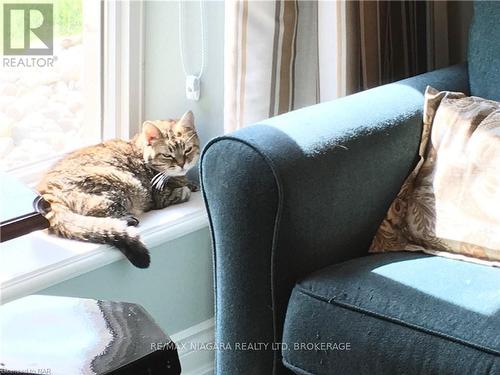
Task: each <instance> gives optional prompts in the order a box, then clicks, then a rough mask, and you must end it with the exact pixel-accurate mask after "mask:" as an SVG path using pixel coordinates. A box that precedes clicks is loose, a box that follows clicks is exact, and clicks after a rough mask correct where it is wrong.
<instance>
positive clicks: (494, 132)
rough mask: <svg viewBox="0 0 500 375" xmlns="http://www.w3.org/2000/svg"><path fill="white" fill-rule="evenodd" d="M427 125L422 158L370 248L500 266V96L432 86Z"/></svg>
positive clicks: (422, 146)
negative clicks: (480, 95)
mask: <svg viewBox="0 0 500 375" xmlns="http://www.w3.org/2000/svg"><path fill="white" fill-rule="evenodd" d="M423 129H424V133H423V135H422V144H421V146H420V150H419V154H420V158H421V159H420V161H419V163H418V165H417V167H416V168H415V170H414V171H413V172H412V173H411V175H410V176H409V177H408V178H407V180H406V181H405V183H404V185H403V187H402V188H401V191H400V192H399V194H398V196H397V198H396V200H395V201H394V203H393V204H392V206H391V208H390V209H389V212H388V214H387V217H386V219H385V220H384V222H383V223H382V225H381V227H380V229H379V231H378V233H377V235H376V236H375V239H374V241H373V244H372V248H371V250H372V251H388V250H396V251H399V250H422V251H425V252H427V253H431V254H439V255H444V256H448V257H453V258H461V259H464V260H470V261H475V262H482V263H486V264H490V265H496V266H500V210H499V208H500V103H499V102H496V101H492V100H486V99H482V98H478V97H466V96H465V95H464V94H462V93H456V92H449V91H442V92H438V91H436V90H434V89H432V88H430V87H429V88H428V89H427V92H426V94H425V107H424V128H423Z"/></svg>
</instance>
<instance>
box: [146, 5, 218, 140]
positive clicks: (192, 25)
mask: <svg viewBox="0 0 500 375" xmlns="http://www.w3.org/2000/svg"><path fill="white" fill-rule="evenodd" d="M205 10H206V20H207V23H206V28H205V29H206V41H207V48H206V58H205V72H204V74H203V76H202V80H201V81H202V92H201V98H200V100H199V101H198V102H194V101H189V100H187V99H186V95H185V78H184V72H183V70H182V66H181V59H180V54H179V33H178V20H177V18H178V2H177V1H148V2H147V3H146V29H145V34H146V51H145V72H146V74H145V81H144V82H145V118H146V119H149V120H153V119H159V118H175V117H177V116H180V115H182V113H184V112H185V111H186V110H188V109H191V110H193V112H194V114H195V118H196V124H197V129H198V133H199V135H200V138H201V141H202V143H203V144H206V142H208V140H209V139H211V138H213V137H215V136H217V135H220V134H222V131H223V128H224V124H223V108H224V107H223V103H224V91H223V89H224V64H223V63H224V2H223V1H206V2H205ZM184 15H185V22H184V30H185V32H184V41H185V44H184V51H185V61H186V63H187V64H186V65H188V66H189V67H190V68H189V70H190V71H189V73H194V72H197V71H198V69H199V67H200V62H201V60H200V56H201V46H200V43H199V41H200V25H199V23H200V18H199V2H198V1H184Z"/></svg>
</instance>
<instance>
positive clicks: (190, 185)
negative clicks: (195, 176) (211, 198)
mask: <svg viewBox="0 0 500 375" xmlns="http://www.w3.org/2000/svg"><path fill="white" fill-rule="evenodd" d="M187 187H188V188H189V190H191V191H192V192H193V193H195V192H197V191H200V187H199V186H198V184H197V183H195V182H191V181H189V182H188V183H187Z"/></svg>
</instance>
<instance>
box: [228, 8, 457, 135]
mask: <svg viewBox="0 0 500 375" xmlns="http://www.w3.org/2000/svg"><path fill="white" fill-rule="evenodd" d="M439 3H440V2H433V1H429V2H420V1H373V2H371V1H366V2H363V1H312V0H304V1H300V0H286V1H285V0H268V1H239V0H236V1H235V0H226V1H225V23H226V24H225V42H224V43H225V51H224V55H225V69H224V71H225V73H224V74H225V77H224V81H225V82H224V124H225V131H226V132H229V131H233V130H236V129H239V128H241V127H244V126H246V125H249V124H252V123H255V122H259V121H261V120H264V119H266V118H268V117H272V116H275V115H278V114H281V113H285V112H288V111H291V110H293V109H298V108H301V107H304V106H308V105H312V104H316V103H319V102H322V101H326V100H332V99H334V98H337V97H339V96H344V95H348V94H351V93H353V92H356V91H359V90H362V89H366V88H370V87H374V86H376V85H379V84H383V83H387V82H391V81H394V80H397V79H401V78H405V77H408V76H411V75H415V74H418V73H422V72H424V71H427V70H430V69H434V68H437V67H440V66H443V65H446V64H447V34H446V33H445V31H446V28H447V22H446V16H447V14H446V3H445V2H443V3H441V4H439ZM443 4H444V5H443ZM445 55H446V56H445ZM443 56H445V57H443Z"/></svg>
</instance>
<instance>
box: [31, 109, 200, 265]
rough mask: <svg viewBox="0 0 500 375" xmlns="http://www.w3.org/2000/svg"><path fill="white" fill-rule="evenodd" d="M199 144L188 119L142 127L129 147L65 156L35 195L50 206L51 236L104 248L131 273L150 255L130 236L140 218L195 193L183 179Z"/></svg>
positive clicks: (104, 146) (106, 145)
mask: <svg viewBox="0 0 500 375" xmlns="http://www.w3.org/2000/svg"><path fill="white" fill-rule="evenodd" d="M199 153H200V144H199V140H198V136H197V134H196V129H195V127H194V116H193V113H192V112H191V111H189V112H187V113H185V114H184V115H183V116H182V118H181V119H180V120H177V121H176V120H161V121H146V122H145V123H144V124H143V126H142V132H141V133H139V134H137V135H136V136H135V137H134V138H132V139H131V140H129V141H123V140H118V139H116V140H111V141H106V142H103V143H100V144H98V145H95V146H90V147H85V148H82V149H79V150H77V151H74V152H72V153H70V154H69V155H67V156H66V157H65V158H64V159H62V160H61V161H59V162H58V163H56V164H55V165H54V166H53V167H52V169H51V170H50V171H49V172H47V174H46V175H45V177H44V178H43V180H42V181H41V182H40V184H39V185H38V187H37V189H38V191H39V192H40V194H41V195H42V196H43V198H44V199H45V200H46V201H47V202H48V203H50V208H49V209H47V211H46V212H45V213H44V215H45V217H46V218H47V219H48V220H49V222H50V228H49V231H50V232H51V233H54V234H57V235H59V236H61V237H65V238H71V239H76V240H81V241H88V242H95V243H101V244H109V245H112V246H114V247H116V248H118V249H119V250H120V251H121V252H122V253H123V254H124V255H125V256H126V257H127V258H128V259H129V260H130V262H132V264H134V265H135V266H136V267H139V268H147V267H148V266H149V263H150V257H149V252H148V250H147V249H146V247H145V246H144V244H143V243H142V242H141V239H140V238H139V235H138V234H137V233H136V231H135V230H134V229H135V228H132V227H134V226H137V225H138V224H139V220H137V218H136V216H137V215H140V214H141V213H143V212H146V211H150V210H155V209H160V208H164V207H167V206H169V205H171V204H175V203H181V202H185V201H187V200H188V199H189V197H190V194H191V191H195V190H196V186H195V185H194V184H191V183H190V182H189V181H188V180H187V177H186V172H187V171H188V170H189V169H190V168H191V167H193V166H194V165H195V164H196V161H197V159H198V156H199Z"/></svg>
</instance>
